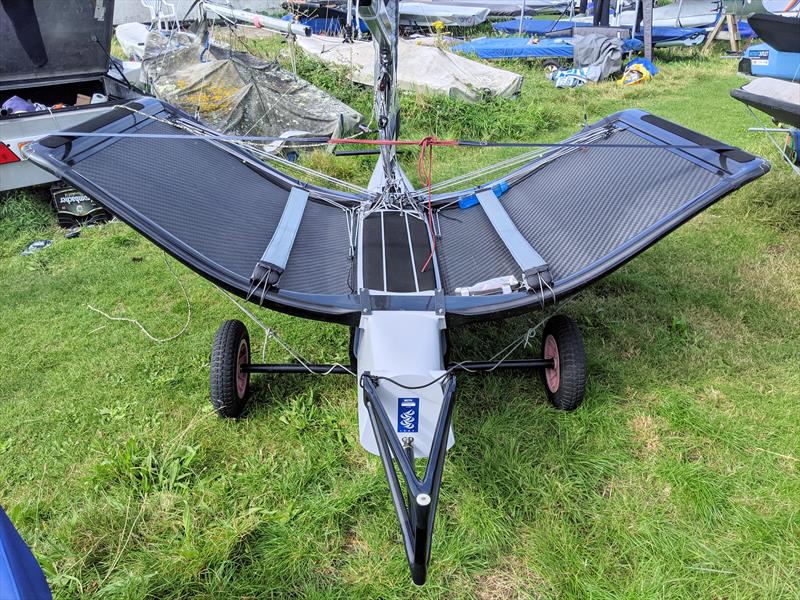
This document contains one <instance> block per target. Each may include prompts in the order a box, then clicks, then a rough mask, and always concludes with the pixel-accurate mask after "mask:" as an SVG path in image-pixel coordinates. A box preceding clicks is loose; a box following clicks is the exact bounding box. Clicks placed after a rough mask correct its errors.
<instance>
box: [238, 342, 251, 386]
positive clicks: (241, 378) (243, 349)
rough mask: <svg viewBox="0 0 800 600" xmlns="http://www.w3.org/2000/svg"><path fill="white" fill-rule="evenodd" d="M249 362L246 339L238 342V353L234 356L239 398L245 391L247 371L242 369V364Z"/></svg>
mask: <svg viewBox="0 0 800 600" xmlns="http://www.w3.org/2000/svg"><path fill="white" fill-rule="evenodd" d="M249 362H250V349H249V348H248V347H247V340H244V339H243V340H242V341H241V342H239V354H238V356H237V357H236V393H237V394H238V395H239V398H244V394H245V392H246V391H247V378H248V376H249V373H246V372H245V371H243V370H242V366H243V365H246V364H248V363H249Z"/></svg>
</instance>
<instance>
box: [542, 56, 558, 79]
mask: <svg viewBox="0 0 800 600" xmlns="http://www.w3.org/2000/svg"><path fill="white" fill-rule="evenodd" d="M542 68H543V69H544V74H545V75H547V77H548V78H549V79H552V75H553V73H555V72H556V71H558V70H559V69H560V68H561V63H560V62H558V61H557V60H554V59H552V58H548V59H547V60H545V61H543V62H542Z"/></svg>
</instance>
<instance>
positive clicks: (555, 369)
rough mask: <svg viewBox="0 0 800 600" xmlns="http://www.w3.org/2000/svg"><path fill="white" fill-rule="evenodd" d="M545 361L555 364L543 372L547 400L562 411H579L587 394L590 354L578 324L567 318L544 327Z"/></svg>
mask: <svg viewBox="0 0 800 600" xmlns="http://www.w3.org/2000/svg"><path fill="white" fill-rule="evenodd" d="M542 358H544V359H547V360H552V361H553V366H552V367H551V368H545V369H543V370H542V379H544V387H545V390H547V399H548V400H550V403H551V404H552V405H553V406H555V407H556V408H558V409H559V410H575V409H576V408H578V407H579V406H580V405H581V402H583V396H584V392H585V390H586V352H585V350H584V348H583V337H582V336H581V332H580V330H579V329H578V324H577V323H576V322H575V321H574V320H572V319H570V318H569V317H567V316H565V315H556V316H554V317H552V318H551V319H550V320H549V321H547V324H546V325H545V326H544V337H543V342H542Z"/></svg>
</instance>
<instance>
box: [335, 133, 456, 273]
mask: <svg viewBox="0 0 800 600" xmlns="http://www.w3.org/2000/svg"><path fill="white" fill-rule="evenodd" d="M328 143H329V144H366V145H369V146H419V147H420V152H419V158H418V159H417V176H418V177H419V180H420V182H421V183H422V184H423V185H424V186H425V187H426V188H428V210H427V213H428V227H429V229H430V232H431V240H432V244H431V253H430V256H428V260H426V261H425V264H424V265H422V269H421V270H420V273H424V272H425V269H427V268H428V265H430V264H431V261H432V260H433V257H434V255H435V253H436V231H435V230H434V229H433V208H432V206H431V199H432V198H431V196H432V194H431V183H432V181H431V180H432V178H433V147H434V146H458V140H440V139H437V138H435V137H434V136H430V135H429V136H428V137H424V138H422V139H421V140H361V139H349V140H348V139H337V138H331V139H330V140H328ZM426 160H427V166H426V164H425V163H426Z"/></svg>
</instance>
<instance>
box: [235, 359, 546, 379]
mask: <svg viewBox="0 0 800 600" xmlns="http://www.w3.org/2000/svg"><path fill="white" fill-rule="evenodd" d="M552 368H553V359H552V358H532V359H521V360H504V361H502V362H491V361H478V360H466V361H462V362H458V363H451V364H450V365H448V366H447V370H448V371H467V372H474V371H499V370H501V369H502V370H504V371H509V370H514V369H552ZM242 372H244V373H281V374H293V373H295V374H299V375H304V374H308V373H323V374H326V375H328V374H330V375H352V374H353V373H355V372H356V367H355V366H353V365H340V364H335V365H323V364H317V363H306V364H300V363H281V364H261V363H249V364H245V365H242Z"/></svg>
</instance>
